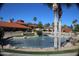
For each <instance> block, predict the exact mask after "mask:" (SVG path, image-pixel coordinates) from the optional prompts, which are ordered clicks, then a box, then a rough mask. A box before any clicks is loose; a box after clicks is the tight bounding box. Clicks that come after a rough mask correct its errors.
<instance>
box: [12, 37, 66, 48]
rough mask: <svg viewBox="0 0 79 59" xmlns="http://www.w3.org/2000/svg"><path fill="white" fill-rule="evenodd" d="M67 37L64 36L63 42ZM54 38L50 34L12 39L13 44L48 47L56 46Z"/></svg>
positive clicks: (20, 46)
mask: <svg viewBox="0 0 79 59" xmlns="http://www.w3.org/2000/svg"><path fill="white" fill-rule="evenodd" d="M65 40H66V39H65V38H62V39H61V42H64V41H65ZM53 42H54V38H52V37H49V36H40V37H30V38H27V39H14V40H12V41H11V44H12V45H13V46H16V47H19V48H22V47H32V48H48V47H53V46H54V43H53Z"/></svg>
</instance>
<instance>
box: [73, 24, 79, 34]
mask: <svg viewBox="0 0 79 59" xmlns="http://www.w3.org/2000/svg"><path fill="white" fill-rule="evenodd" d="M73 32H74V33H76V32H79V24H76V25H75V28H74V29H73Z"/></svg>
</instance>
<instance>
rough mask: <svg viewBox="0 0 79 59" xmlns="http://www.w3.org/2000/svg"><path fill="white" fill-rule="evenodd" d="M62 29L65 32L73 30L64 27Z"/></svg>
mask: <svg viewBox="0 0 79 59" xmlns="http://www.w3.org/2000/svg"><path fill="white" fill-rule="evenodd" d="M62 31H63V32H72V29H71V28H63V29H62Z"/></svg>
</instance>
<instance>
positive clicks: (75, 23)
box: [72, 19, 78, 29]
mask: <svg viewBox="0 0 79 59" xmlns="http://www.w3.org/2000/svg"><path fill="white" fill-rule="evenodd" d="M77 21H78V20H77V19H75V20H73V21H72V24H73V29H74V28H75V26H76V25H77Z"/></svg>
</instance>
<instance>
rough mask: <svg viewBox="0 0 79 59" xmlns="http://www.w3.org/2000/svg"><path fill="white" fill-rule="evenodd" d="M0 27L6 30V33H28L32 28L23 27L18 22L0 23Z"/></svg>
mask: <svg viewBox="0 0 79 59" xmlns="http://www.w3.org/2000/svg"><path fill="white" fill-rule="evenodd" d="M0 27H1V28H4V30H5V31H26V30H28V29H30V27H27V26H24V25H21V24H19V23H17V22H3V21H0Z"/></svg>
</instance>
